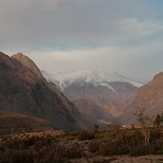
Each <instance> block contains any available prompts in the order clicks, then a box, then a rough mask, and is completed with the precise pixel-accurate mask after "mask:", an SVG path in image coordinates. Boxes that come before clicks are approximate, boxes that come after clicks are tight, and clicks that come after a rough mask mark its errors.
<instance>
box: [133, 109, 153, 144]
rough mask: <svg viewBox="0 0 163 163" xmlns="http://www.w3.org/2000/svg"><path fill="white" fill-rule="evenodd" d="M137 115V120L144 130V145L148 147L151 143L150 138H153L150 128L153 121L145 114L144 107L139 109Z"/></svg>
mask: <svg viewBox="0 0 163 163" xmlns="http://www.w3.org/2000/svg"><path fill="white" fill-rule="evenodd" d="M135 115H136V116H137V120H138V122H139V123H140V125H141V128H142V134H143V136H144V143H145V145H148V144H149V143H150V136H151V130H150V126H151V124H152V120H151V119H150V118H149V117H148V116H147V115H146V114H145V108H144V107H143V106H140V107H139V109H138V111H137V112H136V113H135Z"/></svg>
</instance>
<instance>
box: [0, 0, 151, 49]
mask: <svg viewBox="0 0 163 163" xmlns="http://www.w3.org/2000/svg"><path fill="white" fill-rule="evenodd" d="M147 5H148V3H145V1H144V0H137V1H135V0H46V1H44V0H35V1H33V0H12V1H10V0H5V1H3V0H0V13H1V14H0V22H1V30H0V35H1V38H0V45H1V48H3V49H6V48H8V47H10V48H11V50H14V49H22V50H26V49H31V50H32V49H40V48H41V49H46V48H57V47H63V48H64V47H65V46H67V47H70V48H71V47H73V46H99V45H100V46H102V45H105V46H106V45H110V44H117V43H118V42H119V40H121V39H122V38H123V37H124V35H126V34H127V33H125V32H124V31H121V30H120V28H121V27H120V25H124V26H125V25H126V24H119V22H121V21H122V20H123V19H127V18H135V17H136V18H137V19H138V20H139V19H140V20H141V19H142V20H143V19H144V16H145V15H147V14H148V15H149V17H148V18H151V17H153V16H154V12H153V10H152V9H151V8H150V7H149V8H148V9H147ZM123 33H124V35H123ZM119 37H121V38H119ZM129 41H131V40H129ZM120 43H122V41H121V42H120Z"/></svg>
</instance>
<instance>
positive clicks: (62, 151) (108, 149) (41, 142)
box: [0, 128, 163, 163]
mask: <svg viewBox="0 0 163 163" xmlns="http://www.w3.org/2000/svg"><path fill="white" fill-rule="evenodd" d="M143 137H144V135H143V134H142V132H141V129H136V128H134V129H124V128H121V129H120V128H118V129H117V128H116V129H112V130H111V131H97V132H94V133H92V132H89V131H86V130H84V131H81V132H79V133H77V132H72V133H70V132H69V133H64V132H58V133H57V132H54V131H48V132H39V133H24V134H17V135H11V136H7V137H2V138H1V139H0V163H1V162H4V161H5V163H21V162H25V163H29V162H30V163H68V161H70V160H74V159H79V158H83V157H84V158H90V157H93V156H101V157H110V156H113V155H126V154H127V155H131V156H140V155H148V154H163V135H162V130H161V128H159V129H158V128H152V129H151V136H150V143H149V144H147V145H146V144H144V139H143Z"/></svg>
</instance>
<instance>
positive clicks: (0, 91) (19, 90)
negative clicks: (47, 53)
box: [0, 52, 80, 129]
mask: <svg viewBox="0 0 163 163" xmlns="http://www.w3.org/2000/svg"><path fill="white" fill-rule="evenodd" d="M0 79H1V80H0V111H9V112H18V113H25V114H28V115H33V116H38V117H41V118H45V119H48V120H49V121H50V122H51V123H52V124H53V126H54V127H55V128H62V129H77V128H79V126H80V125H79V123H80V114H79V112H78V111H77V109H76V107H75V106H74V105H73V104H72V103H71V102H69V101H68V99H67V98H66V97H65V96H64V95H63V94H62V93H61V92H60V91H59V90H58V89H57V87H55V86H52V85H51V84H49V83H48V82H47V81H46V80H45V79H44V77H43V76H42V74H41V72H40V70H39V68H38V67H37V66H36V65H35V64H34V62H33V61H32V60H31V59H29V58H28V57H27V56H24V55H23V54H20V53H19V54H17V55H14V56H13V57H9V56H7V55H6V54H4V53H2V52H1V53H0Z"/></svg>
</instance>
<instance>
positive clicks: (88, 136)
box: [79, 130, 95, 140]
mask: <svg viewBox="0 0 163 163" xmlns="http://www.w3.org/2000/svg"><path fill="white" fill-rule="evenodd" d="M94 138H95V133H94V132H91V131H87V130H82V131H81V132H80V133H79V140H92V139H94Z"/></svg>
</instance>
